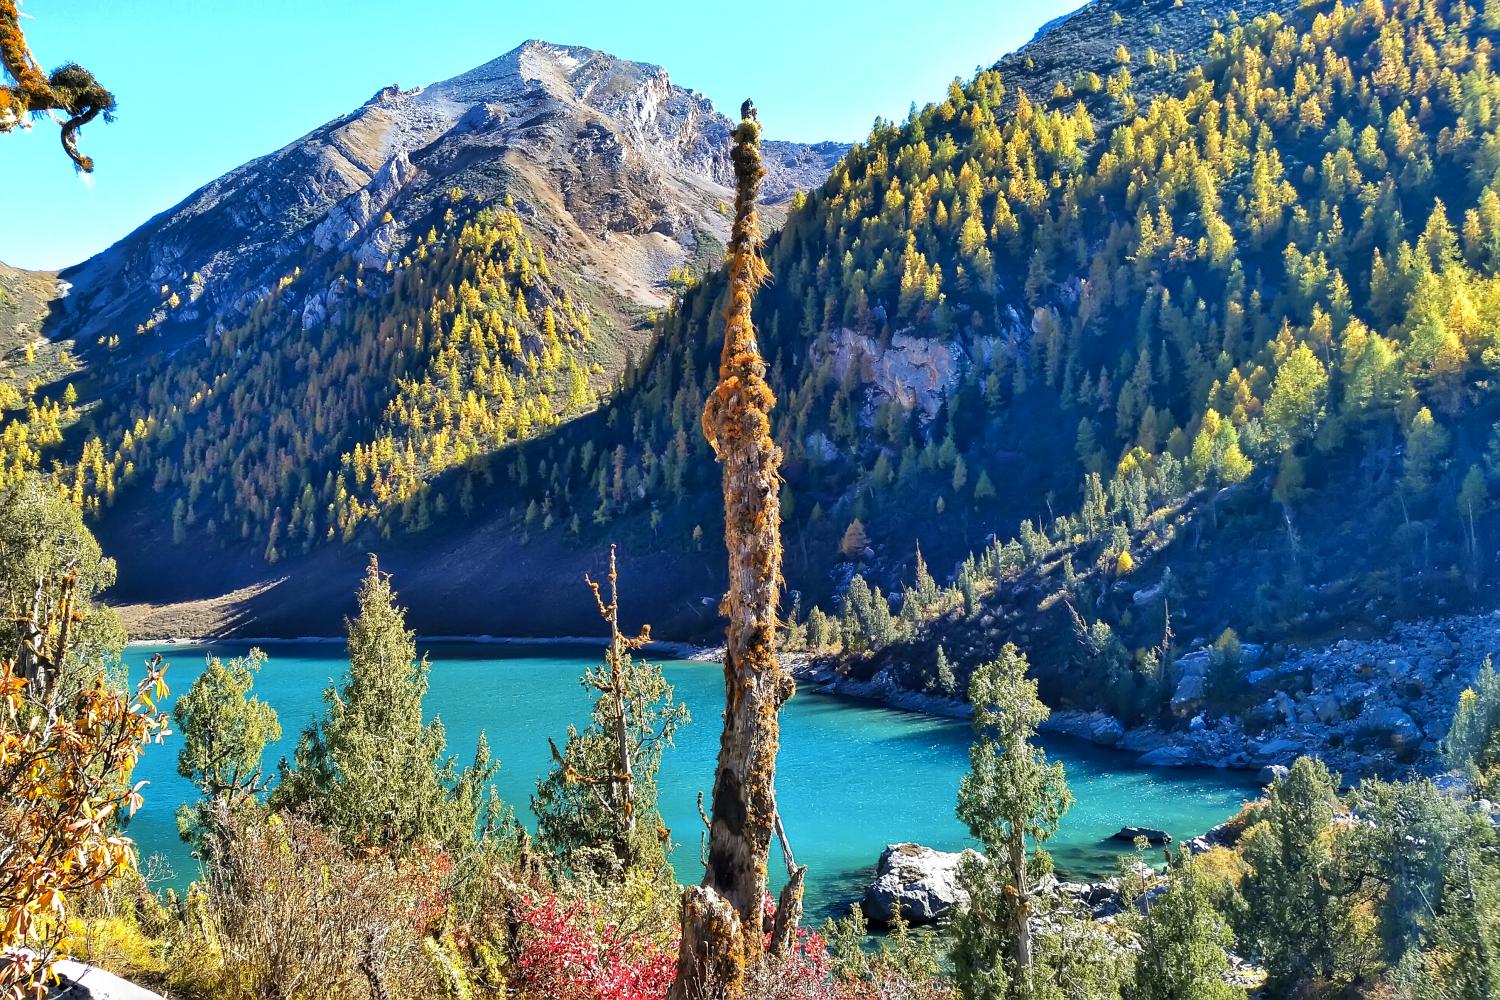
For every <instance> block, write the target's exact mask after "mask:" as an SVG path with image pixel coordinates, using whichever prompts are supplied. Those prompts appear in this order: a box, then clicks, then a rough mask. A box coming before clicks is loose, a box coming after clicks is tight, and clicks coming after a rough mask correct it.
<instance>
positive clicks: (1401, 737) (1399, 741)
mask: <svg viewBox="0 0 1500 1000" xmlns="http://www.w3.org/2000/svg"><path fill="white" fill-rule="evenodd" d="M1358 721H1359V728H1360V731H1361V732H1364V733H1367V734H1370V735H1372V736H1379V737H1384V738H1385V739H1386V740H1387V741H1388V742H1389V743H1391V745H1393V746H1395V747H1398V748H1399V747H1408V746H1416V745H1417V744H1419V743H1421V742H1422V737H1423V734H1422V729H1421V727H1420V726H1418V725H1417V724H1416V722H1415V721H1414V720H1413V719H1412V717H1411V716H1410V715H1407V714H1406V712H1404V711H1403V710H1401V709H1400V708H1397V707H1396V706H1395V705H1379V706H1375V705H1372V706H1370V707H1369V708H1367V709H1366V710H1365V711H1364V712H1362V713H1361V714H1360V717H1359V720H1358Z"/></svg>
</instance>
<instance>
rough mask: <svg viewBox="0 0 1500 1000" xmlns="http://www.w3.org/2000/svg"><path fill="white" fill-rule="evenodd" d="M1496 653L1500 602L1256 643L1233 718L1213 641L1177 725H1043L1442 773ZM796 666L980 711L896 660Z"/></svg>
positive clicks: (1069, 719) (874, 693)
mask: <svg viewBox="0 0 1500 1000" xmlns="http://www.w3.org/2000/svg"><path fill="white" fill-rule="evenodd" d="M1492 653H1500V611H1494V612H1487V613H1483V614H1469V615H1455V616H1452V617H1449V618H1441V619H1428V620H1420V621H1413V622H1405V623H1401V624H1398V625H1396V626H1395V627H1394V628H1392V629H1391V631H1390V633H1389V634H1387V635H1386V636H1384V637H1381V638H1372V639H1351V638H1344V639H1339V640H1337V641H1335V642H1332V643H1329V644H1326V645H1321V646H1316V647H1310V648H1298V647H1294V646H1290V645H1288V646H1284V647H1272V648H1269V649H1263V648H1261V647H1259V646H1255V645H1251V644H1246V645H1245V646H1243V647H1242V652H1241V664H1242V666H1243V668H1244V671H1245V672H1244V679H1245V683H1246V684H1247V685H1248V688H1247V694H1246V698H1245V704H1246V705H1248V707H1247V708H1245V709H1244V710H1243V711H1241V712H1239V713H1238V714H1235V715H1221V714H1215V713H1212V712H1210V711H1208V710H1207V709H1206V707H1205V705H1204V695H1205V689H1206V686H1207V678H1208V674H1209V670H1210V652H1209V650H1208V649H1206V648H1203V649H1197V650H1193V651H1191V652H1188V653H1186V654H1184V655H1183V656H1182V657H1181V658H1180V659H1179V660H1178V661H1177V664H1176V670H1177V675H1176V677H1177V679H1176V686H1175V689H1174V692H1173V697H1172V712H1173V714H1174V715H1175V716H1176V717H1177V719H1178V720H1180V721H1179V722H1178V723H1177V724H1176V725H1173V726H1170V727H1163V726H1159V725H1155V724H1152V725H1147V726H1142V727H1138V728H1133V729H1132V728H1127V727H1126V726H1124V725H1123V724H1122V723H1121V722H1120V720H1119V719H1116V718H1114V717H1113V716H1111V715H1109V714H1107V713H1104V712H1084V711H1077V710H1072V709H1067V708H1058V709H1054V711H1053V713H1052V717H1051V718H1050V719H1048V720H1047V722H1045V723H1044V724H1043V725H1042V727H1041V728H1042V729H1043V730H1044V731H1046V732H1053V733H1061V734H1064V735H1067V736H1072V737H1075V738H1078V739H1083V740H1086V741H1088V742H1090V743H1095V744H1098V745H1099V746H1105V747H1112V748H1114V749H1117V750H1120V751H1122V752H1124V753H1128V754H1131V755H1133V756H1134V757H1135V758H1136V760H1137V762H1138V763H1140V764H1142V765H1145V766H1151V767H1214V768H1238V769H1246V770H1262V771H1263V772H1268V771H1269V769H1270V768H1273V767H1284V766H1287V765H1290V764H1291V763H1292V762H1293V761H1294V760H1296V759H1297V758H1298V757H1301V756H1304V755H1310V756H1315V757H1320V758H1322V759H1323V760H1324V761H1325V762H1326V763H1327V764H1328V765H1329V767H1330V768H1332V769H1334V770H1335V771H1338V772H1340V773H1341V774H1342V775H1343V777H1344V780H1345V781H1354V780H1357V779H1359V778H1361V777H1366V776H1373V775H1379V776H1382V777H1387V778H1390V777H1399V776H1405V775H1411V774H1416V773H1426V774H1431V773H1436V772H1439V771H1441V770H1442V769H1443V768H1442V766H1441V759H1440V742H1441V740H1442V738H1443V737H1444V736H1445V735H1446V734H1447V731H1448V726H1449V724H1450V722H1451V720H1452V717H1453V710H1454V707H1455V706H1456V705H1457V703H1458V697H1459V695H1460V693H1462V691H1463V690H1464V688H1466V687H1468V686H1469V685H1471V684H1472V683H1473V682H1474V678H1475V677H1476V676H1477V675H1478V673H1479V669H1480V667H1481V665H1482V664H1483V663H1484V660H1485V658H1486V657H1487V656H1490V655H1491V654H1492ZM790 665H791V668H792V672H793V674H794V675H795V676H796V677H797V679H798V682H799V683H801V684H803V685H806V686H808V687H810V688H813V689H815V690H821V691H827V692H829V693H832V694H836V695H841V696H846V697H853V698H860V699H865V700H872V701H878V702H881V703H883V704H886V705H890V706H892V707H895V708H901V709H906V710H908V711H914V712H924V713H927V714H930V715H940V716H948V717H953V718H967V717H968V716H969V714H970V709H969V706H968V705H967V704H965V703H964V702H960V701H956V700H953V699H948V698H940V697H937V696H934V695H931V694H927V693H925V692H921V691H911V690H908V689H906V688H903V687H901V686H900V684H899V683H897V681H896V670H895V668H894V667H888V668H886V669H884V670H882V671H881V672H880V673H878V674H876V675H875V676H874V677H873V678H871V679H870V680H868V681H858V680H853V679H851V678H848V677H844V676H841V675H840V674H838V673H837V672H836V671H835V670H834V669H833V668H832V667H831V666H829V665H827V664H823V663H819V662H814V661H810V660H808V659H806V658H796V659H794V660H792V661H791V664H790ZM1264 776H1265V775H1264V774H1263V777H1264Z"/></svg>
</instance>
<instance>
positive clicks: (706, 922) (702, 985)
mask: <svg viewBox="0 0 1500 1000" xmlns="http://www.w3.org/2000/svg"><path fill="white" fill-rule="evenodd" d="M759 146H760V123H759V122H758V121H757V120H756V114H755V108H754V105H752V104H751V103H750V102H749V101H746V102H745V105H744V108H743V109H742V115H741V120H740V124H739V128H737V129H736V130H735V133H734V149H733V151H732V152H731V159H732V161H733V163H734V174H735V182H736V184H735V205H734V208H735V213H734V229H733V232H732V233H731V236H730V240H729V304H728V305H727V306H726V307H725V310H724V351H723V354H722V356H721V358H720V363H719V384H718V386H717V387H716V388H715V389H714V392H713V395H711V396H710V397H709V399H708V404H707V406H706V407H705V408H704V411H703V431H704V434H705V435H706V436H707V438H708V442H709V444H710V445H711V446H712V447H713V449H714V452H715V453H716V454H717V455H718V458H719V461H720V462H721V463H722V464H723V466H724V541H725V545H726V547H727V549H728V555H729V590H728V593H727V594H726V595H725V597H724V614H725V616H726V617H727V618H728V619H729V624H728V627H727V629H726V636H727V643H726V647H725V651H724V695H725V701H724V729H723V733H722V734H721V736H720V740H719V762H718V769H717V772H716V773H715V776H714V791H713V808H712V814H711V817H710V821H709V834H708V858H707V868H708V870H707V872H706V873H705V875H704V878H703V883H702V884H701V885H698V886H694V887H692V888H690V889H688V890H687V891H686V892H684V894H683V899H682V943H681V951H680V953H679V956H678V962H677V980H676V982H675V983H674V984H673V986H672V991H671V993H670V994H669V997H671V998H672V1000H708V998H710V997H725V998H727V1000H737V998H739V997H742V996H743V995H744V993H745V985H746V979H747V977H748V976H750V975H753V974H754V972H755V970H756V969H758V968H759V967H761V965H762V963H763V962H764V960H765V957H766V954H767V952H766V944H765V941H766V933H767V931H768V930H771V928H767V927H765V926H764V924H765V920H764V906H763V903H762V900H763V899H764V896H765V892H766V868H767V864H768V858H769V856H770V849H771V837H772V835H773V833H774V831H775V828H776V822H777V815H776V793H775V779H776V750H777V745H778V743H779V741H780V723H779V719H778V713H779V712H780V710H781V706H782V705H783V704H784V703H785V702H786V700H787V699H788V698H790V697H791V696H792V692H793V691H794V690H795V687H796V685H795V684H794V683H793V681H792V678H791V676H790V675H789V674H788V673H786V672H785V671H783V670H782V668H781V665H780V664H779V663H778V662H777V660H776V648H775V634H776V610H777V597H778V592H779V588H780V586H781V508H780V498H779V490H780V487H781V475H780V471H779V467H780V464H781V450H780V449H779V448H777V447H776V443H775V442H774V441H773V440H772V438H771V419H770V411H771V408H772V407H773V406H774V405H775V403H776V399H775V397H774V396H773V395H772V394H771V388H770V386H769V385H767V383H766V379H765V373H766V364H765V360H764V359H763V358H762V357H761V355H760V349H759V347H758V345H757V344H756V340H755V327H754V325H753V324H752V322H751V317H750V303H751V299H752V297H753V296H754V294H755V290H756V288H757V287H759V286H760V284H761V283H762V282H763V281H764V280H765V279H766V277H767V271H766V265H765V262H764V261H762V260H761V257H760V249H759V244H760V232H759V223H758V221H757V220H756V213H755V199H756V194H757V190H758V188H759V186H760V179H761V176H762V175H763V174H764V172H765V171H764V170H763V169H762V167H761V162H760V149H759ZM801 884H802V879H801V878H800V877H794V878H793V879H792V881H791V882H790V883H789V884H788V890H789V891H790V896H788V894H787V893H783V897H784V898H783V900H782V905H781V907H780V909H781V910H784V911H786V913H787V915H788V916H790V915H791V914H793V913H795V912H796V910H797V908H798V905H799V904H800V888H801ZM785 919H786V918H785V917H783V924H785ZM790 930H791V929H790V928H788V927H786V926H783V927H781V928H779V929H778V933H777V934H776V935H775V936H776V937H777V938H779V939H780V940H781V941H785V940H787V936H788V935H789V933H790Z"/></svg>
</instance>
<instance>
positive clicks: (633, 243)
mask: <svg viewBox="0 0 1500 1000" xmlns="http://www.w3.org/2000/svg"><path fill="white" fill-rule="evenodd" d="M729 128H730V124H729V120H728V119H727V118H725V117H724V116H723V115H721V114H719V113H718V111H716V110H715V108H714V106H713V104H712V102H710V101H709V100H708V98H706V97H704V96H703V95H702V94H699V93H696V92H694V91H690V90H686V89H684V88H682V87H678V86H676V85H675V84H673V83H672V82H671V80H670V78H669V77H668V76H667V73H666V71H665V70H663V69H661V68H660V67H656V66H649V65H645V64H641V63H634V62H629V61H626V60H623V59H617V58H615V57H614V56H611V55H608V54H606V53H602V52H595V51H593V50H590V49H585V48H578V47H571V46H559V45H550V44H547V43H545V42H537V41H532V42H527V43H526V44H524V45H522V46H520V47H519V48H517V49H515V50H513V51H511V52H509V53H507V54H505V55H504V56H501V57H500V58H498V59H495V60H493V61H491V62H489V63H486V64H484V65H483V66H479V67H477V68H475V69H473V70H470V71H469V72H467V73H464V74H462V75H460V76H457V77H454V78H452V79H450V80H445V81H442V82H440V83H435V84H432V85H431V86H428V87H418V88H415V89H412V90H402V89H401V88H399V87H397V86H390V87H386V88H384V89H382V90H381V91H379V92H378V93H376V94H375V95H374V96H373V97H371V98H370V100H369V101H367V102H366V103H365V104H363V105H362V106H360V107H359V108H356V109H355V110H354V111H352V112H350V113H349V114H347V115H345V116H343V117H342V118H339V119H336V120H334V121H331V122H329V123H328V124H326V125H324V126H322V127H321V128H318V129H316V130H314V131H313V132H310V133H308V134H307V135H305V136H303V137H302V138H300V139H298V140H296V141H295V142H293V143H291V144H289V145H288V146H286V147H284V148H283V149H280V150H277V151H276V152H274V153H271V154H269V155H267V156H263V157H261V158H259V159H257V160H254V161H252V162H250V163H247V164H245V165H244V166H242V167H240V168H238V169H236V170H233V171H230V172H229V173H228V174H225V175H224V176H223V177H221V178H219V179H218V180H215V181H213V182H212V183H210V184H208V185H206V186H205V187H203V188H202V189H200V190H199V191H197V192H194V193H193V194H192V195H190V196H189V197H188V198H187V199H186V200H184V201H183V202H182V203H181V204H180V205H178V206H177V207H175V208H173V209H171V210H170V211H167V212H165V213H163V214H161V215H159V216H157V217H156V218H154V219H152V220H151V221H150V222H148V223H146V224H145V225H144V226H142V227H141V228H140V229H138V230H137V231H136V232H134V233H132V234H131V235H130V236H128V237H126V238H125V239H124V240H122V241H120V243H118V244H116V245H115V246H113V247H111V248H109V249H108V250H106V251H104V252H103V253H101V254H99V255H97V256H96V257H93V258H91V259H90V260H88V261H85V262H83V263H82V264H79V265H77V266H76V267H73V268H70V269H68V270H67V271H66V272H64V274H63V277H64V278H65V279H66V280H67V281H69V282H70V283H71V284H72V286H73V291H72V297H71V300H70V301H69V303H68V304H67V308H66V309H65V310H63V311H62V313H61V317H60V323H59V325H58V326H57V330H58V332H59V333H61V334H63V335H65V336H75V337H77V338H78V339H79V340H80V342H84V343H86V342H88V341H90V340H92V339H94V338H95V337H97V336H100V335H105V334H108V333H121V332H130V331H132V330H134V329H135V328H136V327H137V326H138V325H139V324H141V323H143V322H145V321H146V320H147V319H149V318H150V317H152V316H155V317H156V318H157V319H158V321H164V320H166V319H167V318H168V317H167V313H166V311H165V310H164V309H162V307H161V300H162V298H163V296H162V295H161V288H162V286H163V285H167V286H170V287H171V288H172V289H174V290H179V294H182V295H183V297H184V298H187V299H188V300H189V301H188V303H187V305H186V308H180V310H179V311H176V312H174V313H173V314H172V316H171V319H173V320H174V321H175V322H176V323H177V325H179V326H181V325H187V324H191V325H193V326H194V327H197V328H198V329H200V330H201V329H204V328H206V329H207V330H208V331H212V329H213V328H215V327H216V326H218V325H220V324H224V323H227V322H231V321H233V320H235V319H238V318H240V317H241V316H243V315H244V314H245V312H246V311H247V310H248V309H249V307H250V306H251V304H252V303H254V302H256V301H259V300H260V299H262V298H264V297H265V295H266V294H267V293H268V292H269V291H270V290H271V289H272V288H273V287H274V286H275V284H276V283H277V281H278V280H279V279H280V278H281V277H282V276H283V275H285V274H286V273H288V272H290V271H291V270H292V269H293V268H294V267H297V266H301V267H302V268H303V269H304V270H308V269H309V267H310V266H312V265H315V264H316V263H317V262H318V261H320V260H329V259H338V258H339V257H342V256H343V255H345V254H348V255H352V257H353V258H354V259H355V260H357V261H359V262H360V263H362V264H364V265H365V267H366V268H367V269H369V270H373V271H376V272H378V271H380V270H381V269H383V268H384V267H385V265H386V263H387V262H388V261H392V260H393V259H395V257H396V256H397V255H398V254H399V253H400V252H401V250H402V249H403V248H404V247H406V246H407V245H408V243H409V242H410V240H411V239H412V238H413V237H414V236H420V235H422V234H423V233H424V232H426V231H427V229H428V227H429V226H430V225H431V224H432V222H433V215H434V212H435V211H437V210H436V209H435V205H436V204H437V198H438V196H439V195H441V194H443V193H444V192H446V191H448V190H450V189H451V188H453V187H455V186H457V187H461V188H463V189H464V190H465V191H467V192H469V193H471V194H474V195H477V196H478V197H480V198H481V199H483V200H495V199H503V198H504V197H506V196H510V197H511V198H513V199H514V200H515V202H516V204H517V205H518V207H519V208H520V210H521V212H522V214H523V215H525V216H526V217H528V219H529V221H530V222H531V223H532V224H533V225H534V227H535V232H534V233H533V234H532V235H533V238H534V239H539V240H542V241H544V242H545V243H546V244H548V249H549V250H550V251H554V252H556V253H557V254H558V256H559V258H560V259H562V260H563V261H565V262H566V263H567V264H568V265H570V266H571V267H572V268H574V269H576V270H577V271H578V272H580V273H581V274H584V275H586V276H587V277H588V278H590V279H592V280H593V281H595V282H597V283H599V284H601V285H603V286H605V287H606V288H608V289H609V290H611V291H613V292H617V293H619V294H620V295H621V296H623V298H624V300H625V301H624V303H623V304H622V307H621V309H622V311H623V312H628V311H629V308H630V307H631V306H632V305H639V306H647V307H654V306H658V305H660V304H662V302H663V301H664V296H663V294H662V292H661V291H660V290H659V289H658V288H657V287H656V285H657V283H658V282H659V281H660V280H661V279H662V278H663V277H664V276H665V274H666V273H667V271H668V270H669V269H670V268H671V267H673V266H675V265H678V264H681V263H684V262H685V261H688V260H690V259H692V258H693V257H695V256H696V255H700V254H705V255H706V254H709V253H710V252H711V251H712V250H713V248H715V247H716V246H717V245H719V244H722V242H723V240H724V239H725V238H726V237H727V234H728V226H729V223H728V220H727V218H725V216H724V213H723V211H722V208H721V205H722V204H723V203H725V202H726V201H727V200H728V198H729V194H730V192H729V188H728V186H727V181H728V179H729V161H728V155H727V149H728V134H729ZM844 149H845V147H843V146H841V145H838V144H833V143H828V144H820V145H818V146H805V145H800V144H796V143H772V144H770V149H769V150H768V152H769V154H770V155H769V157H768V159H769V161H770V162H769V167H770V173H769V176H768V177H767V182H766V201H767V202H768V203H770V204H772V205H775V204H778V203H780V202H784V201H786V200H787V199H789V198H790V197H791V195H792V193H793V192H795V191H797V190H800V189H803V188H807V187H810V186H812V185H815V184H817V183H819V182H820V181H821V180H822V179H823V177H824V176H826V174H827V172H828V170H829V169H830V167H831V166H832V164H833V163H834V162H835V161H836V160H837V158H838V157H839V156H840V155H842V153H843V152H844ZM183 293H185V294H183ZM309 295H310V297H315V296H316V292H315V291H314V292H311V293H309ZM317 312H318V310H317V309H314V310H312V311H311V312H310V313H309V317H310V319H311V318H312V317H313V316H316V315H317Z"/></svg>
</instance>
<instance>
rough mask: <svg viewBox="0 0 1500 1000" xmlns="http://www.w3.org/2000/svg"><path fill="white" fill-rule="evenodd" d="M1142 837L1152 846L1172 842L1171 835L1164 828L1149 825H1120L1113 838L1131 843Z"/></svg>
mask: <svg viewBox="0 0 1500 1000" xmlns="http://www.w3.org/2000/svg"><path fill="white" fill-rule="evenodd" d="M1141 837H1144V838H1145V840H1146V843H1148V844H1150V845H1151V846H1152V847H1160V846H1162V845H1163V844H1170V843H1171V842H1172V835H1171V834H1170V833H1168V832H1167V831H1165V830H1157V829H1155V828H1154V827H1149V826H1122V827H1120V832H1119V833H1117V834H1115V837H1114V839H1115V840H1123V841H1125V842H1126V843H1130V844H1133V843H1135V841H1136V839H1137V838H1141Z"/></svg>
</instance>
